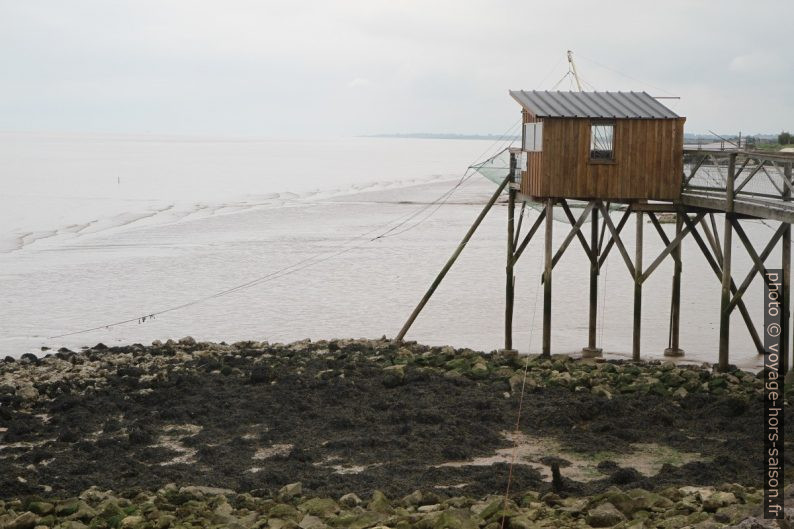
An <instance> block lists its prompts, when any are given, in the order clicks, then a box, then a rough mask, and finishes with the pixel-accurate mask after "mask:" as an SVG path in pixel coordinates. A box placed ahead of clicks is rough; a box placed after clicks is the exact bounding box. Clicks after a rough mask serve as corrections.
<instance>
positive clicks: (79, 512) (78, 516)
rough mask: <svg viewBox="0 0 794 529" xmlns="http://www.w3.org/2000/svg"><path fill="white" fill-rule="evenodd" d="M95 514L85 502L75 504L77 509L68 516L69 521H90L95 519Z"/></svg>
mask: <svg viewBox="0 0 794 529" xmlns="http://www.w3.org/2000/svg"><path fill="white" fill-rule="evenodd" d="M96 516H97V512H96V511H95V510H94V509H93V508H92V507H91V506H90V505H88V504H87V503H86V502H84V501H82V500H80V501H78V502H77V509H76V510H75V511H74V512H73V513H72V514H70V515H69V517H68V518H69V520H79V521H90V520H92V519H93V518H96Z"/></svg>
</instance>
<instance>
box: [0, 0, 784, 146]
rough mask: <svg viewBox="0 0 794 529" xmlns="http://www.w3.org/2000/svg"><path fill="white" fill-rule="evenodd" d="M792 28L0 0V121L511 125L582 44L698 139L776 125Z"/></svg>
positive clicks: (101, 125)
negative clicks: (519, 97) (522, 101)
mask: <svg viewBox="0 0 794 529" xmlns="http://www.w3.org/2000/svg"><path fill="white" fill-rule="evenodd" d="M793 23H794V2H791V0H777V1H773V0H753V1H747V0H721V1H717V0H712V1H709V0H665V1H658V0H656V1H645V0H632V1H623V0H619V1H609V2H608V1H600V2H595V1H584V0H570V1H568V0H556V1H554V0H553V1H549V0H545V1H543V2H536V1H532V0H517V1H513V0H490V1H485V0H482V1H480V0H457V1H433V0H424V1H419V0H416V1H414V0H360V1H352V0H351V1H347V0H339V1H315V0H300V1H295V0H289V1H281V0H258V1H248V0H224V1H206V0H70V1H64V0H0V129H2V130H12V131H13V130H25V131H87V132H99V131H103V132H119V133H161V134H189V135H212V136H259V137H320V136H350V135H359V134H372V133H379V132H419V131H422V132H456V133H489V132H490V133H501V132H503V131H504V130H505V129H507V128H508V127H509V126H510V125H511V124H512V123H513V122H514V121H515V120H516V119H517V117H518V114H517V112H518V107H517V105H516V104H515V103H514V102H513V100H512V99H511V98H510V97H509V96H508V95H507V90H508V89H537V88H541V89H550V88H551V87H552V86H553V85H554V84H555V83H556V82H557V81H558V80H559V79H560V78H561V77H562V76H563V75H564V74H565V72H566V71H567V65H566V64H565V63H564V55H565V50H567V49H569V48H570V49H572V50H573V51H574V54H575V57H576V60H577V66H578V69H579V71H580V74H581V76H582V77H583V78H584V79H585V81H587V82H588V83H589V85H591V86H593V87H595V88H596V89H598V90H645V91H647V92H649V93H650V94H651V95H656V96H658V95H669V94H674V95H677V96H680V97H681V100H680V101H667V103H669V105H670V106H671V107H672V108H673V109H674V110H675V111H676V112H678V113H679V114H681V115H685V116H687V131H689V132H702V131H706V130H707V129H713V130H718V131H722V132H736V131H739V130H742V131H743V132H745V133H758V132H778V131H780V130H781V129H787V130H792V129H794V38H792V31H791V29H792V27H794V26H792V24H793ZM604 66H606V67H608V68H609V69H606V68H604ZM617 72H620V74H624V75H627V76H629V78H627V77H623V76H622V75H620V74H619V73H617ZM569 88H570V86H569V84H568V82H567V81H566V82H565V83H563V84H562V85H560V86H559V89H565V90H567V89H569Z"/></svg>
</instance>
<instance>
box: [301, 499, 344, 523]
mask: <svg viewBox="0 0 794 529" xmlns="http://www.w3.org/2000/svg"><path fill="white" fill-rule="evenodd" d="M298 510H299V511H301V512H304V513H306V514H311V515H314V516H320V517H323V518H324V517H327V516H330V515H332V514H336V513H338V512H339V505H337V504H336V502H335V501H334V500H332V499H330V498H312V499H310V500H307V501H305V502H303V503H301V504H300V505H298Z"/></svg>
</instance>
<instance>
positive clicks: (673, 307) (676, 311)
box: [664, 212, 684, 356]
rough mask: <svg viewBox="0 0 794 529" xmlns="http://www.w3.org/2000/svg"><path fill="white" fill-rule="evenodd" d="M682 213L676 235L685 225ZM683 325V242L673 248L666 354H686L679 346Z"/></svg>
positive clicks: (678, 219)
mask: <svg viewBox="0 0 794 529" xmlns="http://www.w3.org/2000/svg"><path fill="white" fill-rule="evenodd" d="M681 215H682V213H681V212H676V214H675V235H676V237H678V234H680V233H681V229H682V228H683V226H684V220H683V219H682V218H681ZM680 325H681V244H679V245H678V246H676V248H675V250H673V293H672V296H671V298H670V341H669V342H668V344H667V349H665V350H664V356H684V351H683V349H681V348H680V347H679V343H678V338H679V335H680V329H681V327H680Z"/></svg>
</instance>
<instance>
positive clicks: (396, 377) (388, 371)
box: [383, 364, 405, 388]
mask: <svg viewBox="0 0 794 529" xmlns="http://www.w3.org/2000/svg"><path fill="white" fill-rule="evenodd" d="M403 383H405V365H404V364H397V365H394V366H389V367H384V368H383V385H384V386H386V387H387V388H394V387H397V386H400V385H402V384H403Z"/></svg>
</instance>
